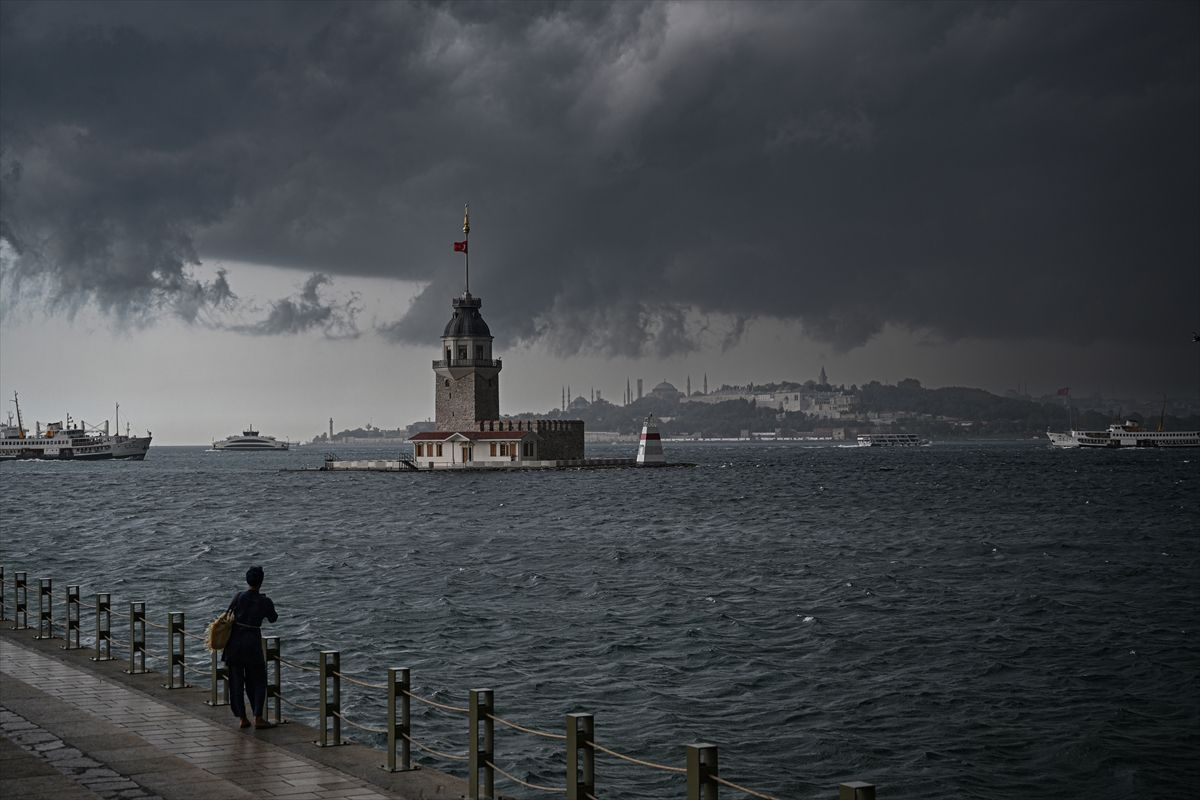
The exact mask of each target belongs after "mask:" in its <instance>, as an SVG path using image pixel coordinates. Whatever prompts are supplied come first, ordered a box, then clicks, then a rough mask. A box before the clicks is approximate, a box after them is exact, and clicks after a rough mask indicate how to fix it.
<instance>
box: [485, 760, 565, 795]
mask: <svg viewBox="0 0 1200 800" xmlns="http://www.w3.org/2000/svg"><path fill="white" fill-rule="evenodd" d="M484 763H485V764H487V765H488V766H489V767H491V768H492V769H494V770H496V772H499V773H500V774H501V775H503V776H504V777H506V778H508V779H509V780H510V781H512V782H513V783H515V784H518V785H520V786H524V787H525V788H526V789H533V790H535V791H538V792H553V793H554V794H566V793H567V787H565V786H561V787H560V786H541V785H539V784H536V783H529V782H528V781H523V780H521V779H520V778H518V777H517V776H516V775H513V774H512V773H511V772H505V771H504V770H503V769H501V768H500V767H498V766H497V765H496V764H495V763H493V762H491V761H485V762H484Z"/></svg>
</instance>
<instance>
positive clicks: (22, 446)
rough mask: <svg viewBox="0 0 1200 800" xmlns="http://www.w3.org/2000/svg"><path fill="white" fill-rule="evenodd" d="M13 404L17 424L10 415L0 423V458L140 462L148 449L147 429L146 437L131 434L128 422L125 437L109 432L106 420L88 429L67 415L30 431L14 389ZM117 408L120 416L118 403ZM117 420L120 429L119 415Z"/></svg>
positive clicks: (6, 459)
mask: <svg viewBox="0 0 1200 800" xmlns="http://www.w3.org/2000/svg"><path fill="white" fill-rule="evenodd" d="M13 403H14V404H15V405H16V407H17V420H16V424H15V425H14V424H13V419H12V417H11V415H10V416H9V419H8V422H7V423H6V424H5V425H3V426H0V461H19V460H24V459H53V460H60V461H103V460H108V459H114V458H116V459H128V460H130V461H141V460H142V459H144V458H145V457H146V451H148V450H149V449H150V440H151V438H152V434H151V433H150V432H149V431H147V432H146V435H145V436H130V435H129V430H128V425H127V426H126V431H125V435H124V436H122V435H120V434H117V435H110V434H109V432H108V421H107V420H105V422H104V425H103V427H96V428H89V427H88V425H86V424H85V423H83V422H79V423H78V424H76V423H75V422H74V421H73V420H72V419H71V417H70V416H69V415H68V416H67V421H66V424H63V423H62V422H50V423H47V424H46V427H45V429H43V428H42V426H41V423H40V422H39V423H37V424H35V425H34V428H33V430H28V429H26V427H25V423H24V421H23V420H22V418H21V405H20V402H19V401H18V398H17V394H16V392H13ZM117 409H118V411H117V413H118V415H119V414H120V406H119V405H118V406H117ZM117 421H118V426H117V427H118V430H119V429H120V417H119V416H118V418H117Z"/></svg>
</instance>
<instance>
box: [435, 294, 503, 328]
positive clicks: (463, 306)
mask: <svg viewBox="0 0 1200 800" xmlns="http://www.w3.org/2000/svg"><path fill="white" fill-rule="evenodd" d="M481 305H483V301H482V300H480V299H479V298H478V297H472V296H471V293H470V292H464V293H463V296H462V297H456V298H454V316H452V317H451V318H450V321H449V322H447V323H446V330H445V331H444V332H443V333H442V338H443V339H448V338H455V339H458V338H462V337H466V336H475V337H480V338H488V339H490V338H492V332H491V330H489V329H488V326H487V323H486V322H484V321H483V315H482V314H480V313H479V307H480V306H481Z"/></svg>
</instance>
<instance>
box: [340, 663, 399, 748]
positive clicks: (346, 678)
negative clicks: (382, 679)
mask: <svg viewBox="0 0 1200 800" xmlns="http://www.w3.org/2000/svg"><path fill="white" fill-rule="evenodd" d="M333 674H334V675H336V676H337V677H339V678H341V679H342V680H344V681H347V682H348V683H353V684H354V685H355V686H362V687H364V688H366V689H383V690H384V691H387V688H388V687H387V684H386V683H367V682H366V681H360V680H358V679H356V678H351V677H350V676H349V675H347V674H346V673H344V672H334V673H333ZM386 732H387V731H384V733H386Z"/></svg>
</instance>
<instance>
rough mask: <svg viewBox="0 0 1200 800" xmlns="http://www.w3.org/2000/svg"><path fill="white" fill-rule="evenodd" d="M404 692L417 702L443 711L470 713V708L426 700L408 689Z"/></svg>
mask: <svg viewBox="0 0 1200 800" xmlns="http://www.w3.org/2000/svg"><path fill="white" fill-rule="evenodd" d="M404 694H406V695H408V696H409V697H411V698H412V699H413V700H416V701H417V702H418V703H424V704H425V705H427V706H433V707H434V708H440V709H442V710H443V711H453V712H454V713H455V714H470V713H471V709H469V708H461V707H459V706H448V705H446V704H444V703H438V702H436V701H434V700H427V699H425V698H424V697H420V696H418V695H415V694H413V693H412V692H408V691H406V692H404Z"/></svg>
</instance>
